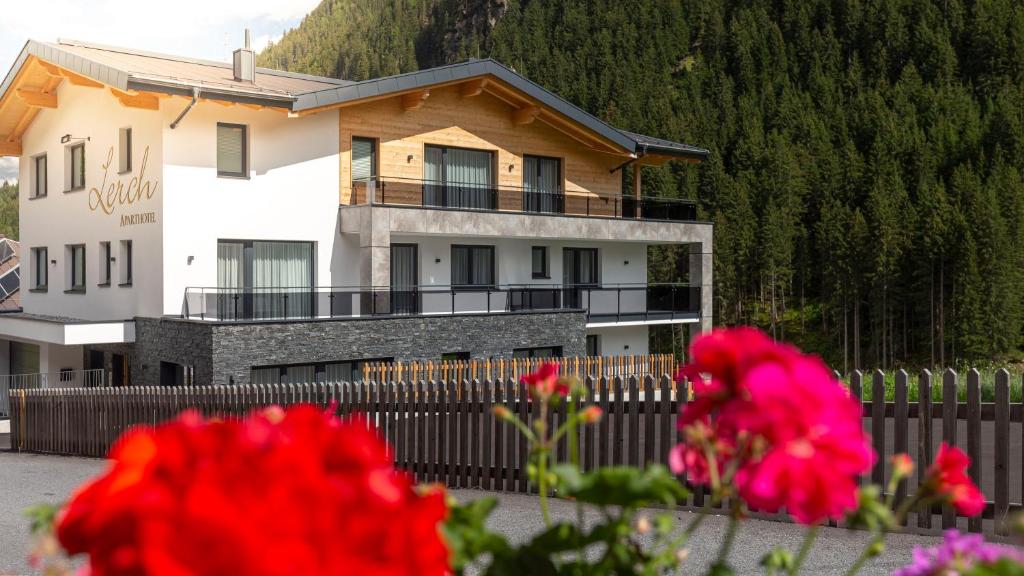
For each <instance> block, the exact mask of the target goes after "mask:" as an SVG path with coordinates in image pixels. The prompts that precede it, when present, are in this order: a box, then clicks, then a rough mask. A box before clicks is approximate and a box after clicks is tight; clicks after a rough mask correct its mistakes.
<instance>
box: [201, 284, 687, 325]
mask: <svg viewBox="0 0 1024 576" xmlns="http://www.w3.org/2000/svg"><path fill="white" fill-rule="evenodd" d="M700 290H701V289H700V287H699V286H690V285H686V284H620V285H611V286H561V285H555V284H543V285H542V284H522V285H506V286H492V287H466V286H420V287H415V288H408V289H392V288H387V287H384V288H377V287H312V288H249V289H237V288H186V289H185V303H184V308H183V314H182V315H183V316H184V317H185V318H187V319H190V320H204V321H219V322H247V321H287V320H313V319H344V318H385V317H402V316H453V315H459V314H495V313H509V314H515V313H529V312H545V311H559V310H580V311H584V312H586V313H587V323H588V325H604V324H608V325H612V324H621V323H671V322H687V321H695V320H698V319H699V316H700Z"/></svg>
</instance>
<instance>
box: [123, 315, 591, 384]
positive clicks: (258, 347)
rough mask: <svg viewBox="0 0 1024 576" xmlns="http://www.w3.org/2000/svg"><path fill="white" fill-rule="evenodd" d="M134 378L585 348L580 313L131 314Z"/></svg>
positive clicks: (216, 379) (220, 380) (243, 377)
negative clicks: (167, 370)
mask: <svg viewBox="0 0 1024 576" xmlns="http://www.w3.org/2000/svg"><path fill="white" fill-rule="evenodd" d="M136 322H137V327H136V344H135V351H136V355H137V357H138V362H139V363H140V364H141V372H140V373H139V374H140V376H136V374H135V373H133V376H135V377H136V382H137V383H139V384H143V385H147V386H155V385H158V384H159V382H160V361H166V362H175V363H178V364H183V365H191V366H193V367H194V368H195V381H196V383H197V384H205V383H210V382H212V383H214V384H229V383H231V382H234V383H235V384H244V383H247V382H248V381H249V372H250V369H251V368H252V367H253V366H272V365H281V364H305V363H315V362H333V361H342V360H357V359H368V358H393V359H395V360H426V359H432V360H439V359H440V357H441V354H444V353H446V352H469V353H470V355H471V356H472V357H474V358H488V357H509V356H511V355H512V350H513V349H515V348H532V347H540V346H562V347H563V353H564V354H565V355H567V356H577V355H583V354H584V352H585V344H586V341H585V338H584V333H585V329H584V315H583V314H582V313H580V312H559V313H542V314H492V315H467V316H456V317H443V318H430V317H427V318H423V317H419V318H393V319H373V320H330V321H314V322H280V323H277V322H266V323H248V324H233V325H232V324H212V323H202V322H191V321H187V320H176V319H166V318H165V319H143V318H140V319H137V320H136Z"/></svg>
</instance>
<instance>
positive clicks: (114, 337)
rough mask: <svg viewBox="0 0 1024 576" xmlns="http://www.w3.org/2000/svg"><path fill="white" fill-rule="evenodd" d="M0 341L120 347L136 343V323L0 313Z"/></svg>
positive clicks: (130, 321)
mask: <svg viewBox="0 0 1024 576" xmlns="http://www.w3.org/2000/svg"><path fill="white" fill-rule="evenodd" d="M0 338H9V339H14V340H27V341H31V342H38V343H45V344H59V345H61V346H81V345H86V344H123V343H130V342H134V341H135V322H134V321H133V320H122V321H111V322H87V321H78V320H67V319H59V318H47V317H42V316H33V315H29V314H22V313H9V314H0Z"/></svg>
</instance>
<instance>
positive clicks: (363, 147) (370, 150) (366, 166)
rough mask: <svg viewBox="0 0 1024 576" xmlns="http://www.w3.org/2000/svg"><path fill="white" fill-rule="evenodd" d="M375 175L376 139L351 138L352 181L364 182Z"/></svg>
mask: <svg viewBox="0 0 1024 576" xmlns="http://www.w3.org/2000/svg"><path fill="white" fill-rule="evenodd" d="M376 177H377V141H376V140H374V139H373V138H362V137H359V136H354V137H353V138H352V181H353V182H365V181H367V180H372V179H373V178H376Z"/></svg>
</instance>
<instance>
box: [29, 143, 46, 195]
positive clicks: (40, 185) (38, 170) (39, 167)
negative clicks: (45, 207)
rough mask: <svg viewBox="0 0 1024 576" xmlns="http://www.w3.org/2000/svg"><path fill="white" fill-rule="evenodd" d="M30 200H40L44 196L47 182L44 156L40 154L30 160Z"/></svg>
mask: <svg viewBox="0 0 1024 576" xmlns="http://www.w3.org/2000/svg"><path fill="white" fill-rule="evenodd" d="M31 180H32V193H31V197H32V198H42V197H43V196H46V189H47V184H48V183H47V181H46V154H40V155H39V156H34V157H33V158H32V174H31Z"/></svg>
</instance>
